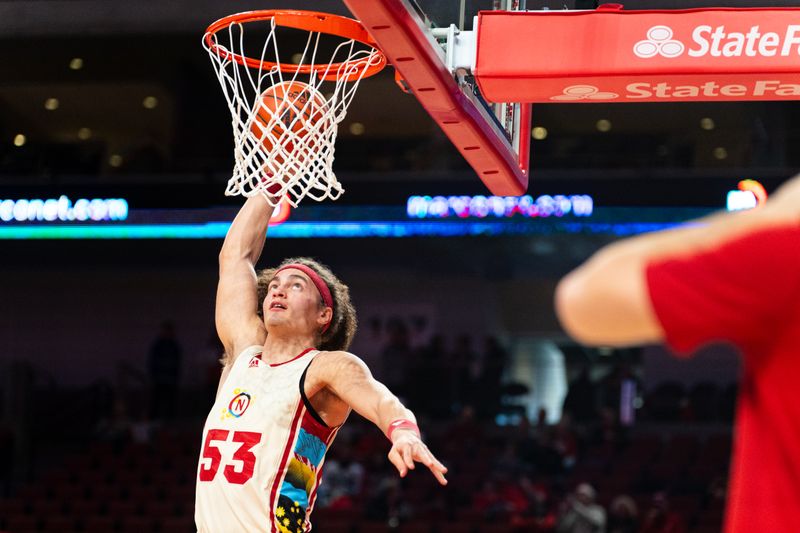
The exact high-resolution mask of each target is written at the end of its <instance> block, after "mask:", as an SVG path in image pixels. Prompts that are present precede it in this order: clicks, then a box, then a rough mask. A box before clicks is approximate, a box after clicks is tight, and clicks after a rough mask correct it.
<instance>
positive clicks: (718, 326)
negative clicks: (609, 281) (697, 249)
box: [646, 225, 800, 354]
mask: <svg viewBox="0 0 800 533" xmlns="http://www.w3.org/2000/svg"><path fill="white" fill-rule="evenodd" d="M646 277H647V286H648V289H649V291H650V300H651V302H652V304H653V308H654V310H655V313H656V316H657V317H658V320H659V322H660V323H661V326H662V328H663V329H664V332H665V336H666V341H667V343H668V344H669V345H670V346H671V347H672V348H673V349H675V350H677V351H678V352H680V353H684V354H688V353H690V352H692V351H694V350H695V349H697V348H699V347H700V346H702V345H703V344H706V343H708V342H714V341H730V342H733V343H734V344H737V345H739V346H742V347H746V346H748V345H751V344H753V343H758V342H762V341H763V340H765V339H766V338H768V337H770V336H774V334H775V329H776V328H780V327H781V325H782V324H785V323H786V322H787V315H788V314H789V311H791V310H792V309H793V307H794V306H796V305H798V302H797V300H796V297H797V293H798V287H799V286H800V227H798V226H795V225H792V226H781V227H775V228H769V229H764V230H760V231H756V232H753V233H751V234H748V235H746V236H743V237H739V238H737V239H735V240H732V241H729V242H726V243H724V244H722V245H720V246H719V247H717V248H716V249H713V250H710V251H706V252H703V253H700V254H696V255H691V256H686V257H680V258H677V259H668V260H663V261H658V262H654V263H651V264H649V265H648V266H647V269H646Z"/></svg>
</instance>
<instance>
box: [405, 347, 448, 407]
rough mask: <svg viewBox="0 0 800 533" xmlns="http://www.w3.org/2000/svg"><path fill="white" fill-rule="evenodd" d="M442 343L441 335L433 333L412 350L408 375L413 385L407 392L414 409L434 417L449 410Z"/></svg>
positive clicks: (446, 373) (446, 375)
mask: <svg viewBox="0 0 800 533" xmlns="http://www.w3.org/2000/svg"><path fill="white" fill-rule="evenodd" d="M444 358H445V346H444V338H443V337H442V336H441V335H434V336H433V337H432V338H431V340H430V343H429V344H428V345H427V346H425V347H423V348H421V349H419V350H416V351H415V352H414V357H413V359H412V360H413V365H412V367H411V369H410V370H409V372H410V374H409V377H410V379H411V383H413V384H414V386H413V387H412V388H411V390H409V396H410V398H409V399H410V401H411V404H412V406H413V407H414V411H415V412H417V413H418V414H424V415H428V416H432V417H434V418H439V419H441V418H446V417H448V416H450V415H451V414H452V412H451V405H452V398H451V397H450V394H449V392H450V389H451V388H450V383H449V378H450V377H451V373H450V372H448V371H447V365H446V363H445V361H444Z"/></svg>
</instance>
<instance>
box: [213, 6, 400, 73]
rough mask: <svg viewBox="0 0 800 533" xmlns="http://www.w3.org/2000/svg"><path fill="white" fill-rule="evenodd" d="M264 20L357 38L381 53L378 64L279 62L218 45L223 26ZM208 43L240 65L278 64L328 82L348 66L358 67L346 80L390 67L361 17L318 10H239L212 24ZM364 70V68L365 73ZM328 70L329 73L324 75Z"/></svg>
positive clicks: (279, 66) (219, 54)
mask: <svg viewBox="0 0 800 533" xmlns="http://www.w3.org/2000/svg"><path fill="white" fill-rule="evenodd" d="M264 20H274V21H275V25H276V26H281V27H284V28H294V29H297V30H306V31H309V32H319V33H327V34H328V35H336V36H338V37H342V38H343V39H353V40H356V41H358V42H360V43H361V44H364V45H366V46H369V47H371V48H373V49H375V50H377V52H378V56H379V60H378V62H377V63H375V64H374V65H370V64H369V61H368V60H367V59H358V60H356V61H343V62H341V63H331V64H330V65H314V66H312V65H303V64H295V63H276V62H272V61H261V60H259V59H253V58H250V57H247V56H245V55H241V54H236V53H234V52H231V51H229V50H226V49H225V48H223V47H222V46H220V45H218V44H216V42H215V40H214V35H216V33H217V32H218V31H219V30H221V29H223V28H228V27H230V25H231V24H244V23H246V22H258V21H264ZM204 40H205V42H206V45H207V46H208V48H209V49H210V50H212V51H213V52H214V53H215V54H217V55H218V56H220V57H221V58H223V59H231V60H233V61H236V62H237V63H239V64H240V65H246V66H248V67H251V68H258V69H263V68H267V69H272V68H275V67H278V68H279V69H280V70H281V71H282V72H293V73H294V72H299V73H301V74H310V73H311V72H312V71H316V72H317V73H318V74H320V75H321V76H320V77H321V78H322V79H323V80H325V81H336V80H337V79H338V77H337V72H339V70H340V69H341V68H342V67H344V66H345V65H346V66H348V67H353V66H354V67H356V70H355V71H354V72H352V73H351V74H349V75H347V76H345V77H343V78H342V79H343V80H344V81H353V80H356V79H358V78H361V77H364V78H369V77H370V76H374V75H375V74H377V73H378V72H380V71H381V70H382V69H383V67H385V66H386V57H385V56H384V55H383V53H381V51H380V50H379V49H378V45H377V44H376V43H375V41H373V40H372V37H370V35H369V33H367V30H365V29H364V26H362V25H361V23H360V22H358V21H357V20H354V19H351V18H347V17H342V16H340V15H331V14H329V13H320V12H318V11H298V10H288V9H267V10H261V11H246V12H244V13H236V14H234V15H229V16H227V17H223V18H221V19H219V20H218V21H216V22H214V23H213V24H211V25H210V26H209V27H208V29H207V30H206V34H205V36H204ZM362 70H363V71H364V73H363V75H362V73H361V72H362ZM326 71H328V74H327V75H326V74H324V73H325V72H326Z"/></svg>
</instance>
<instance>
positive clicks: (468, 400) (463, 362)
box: [449, 334, 483, 412]
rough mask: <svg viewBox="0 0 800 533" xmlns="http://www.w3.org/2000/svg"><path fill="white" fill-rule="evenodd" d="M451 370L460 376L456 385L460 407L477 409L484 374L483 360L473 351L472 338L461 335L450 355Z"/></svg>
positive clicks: (457, 400)
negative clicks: (465, 406) (468, 406)
mask: <svg viewBox="0 0 800 533" xmlns="http://www.w3.org/2000/svg"><path fill="white" fill-rule="evenodd" d="M449 360H450V368H452V369H454V372H455V375H456V376H458V382H457V384H456V391H457V392H456V402H457V403H458V404H460V405H465V404H468V405H471V406H473V407H475V408H476V412H478V409H477V404H478V402H479V399H478V391H479V387H480V378H481V375H482V374H483V358H482V357H481V356H480V355H479V354H477V353H476V352H475V351H474V350H473V349H472V338H471V337H470V336H469V335H466V334H464V335H459V336H458V337H457V338H456V340H455V343H454V345H453V351H452V352H451V353H450V357H449Z"/></svg>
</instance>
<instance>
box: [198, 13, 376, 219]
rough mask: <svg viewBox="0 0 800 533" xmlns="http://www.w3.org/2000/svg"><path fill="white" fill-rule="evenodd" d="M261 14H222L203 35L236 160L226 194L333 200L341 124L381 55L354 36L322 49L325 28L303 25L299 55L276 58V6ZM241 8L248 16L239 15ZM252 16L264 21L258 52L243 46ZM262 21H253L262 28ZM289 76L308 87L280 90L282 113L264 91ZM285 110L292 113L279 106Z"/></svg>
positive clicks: (277, 200) (292, 201)
mask: <svg viewBox="0 0 800 533" xmlns="http://www.w3.org/2000/svg"><path fill="white" fill-rule="evenodd" d="M259 13H261V12H259ZM263 13H264V14H265V15H267V16H265V17H261V18H252V15H253V14H256V12H252V13H250V14H244V13H243V14H240V15H235V16H232V17H229V18H230V19H232V20H231V22H230V23H226V19H221V20H220V21H218V22H217V23H215V24H217V25H219V23H224V26H223V27H218V28H216V29H215V28H214V25H212V26H211V27H210V28H209V31H208V32H207V33H206V34H205V36H204V39H203V45H204V48H205V49H206V50H207V51H208V54H209V57H210V58H211V62H212V64H213V66H214V69H215V71H216V73H217V77H218V79H219V82H220V86H221V87H222V92H223V94H224V95H225V99H226V100H227V103H228V109H229V110H230V112H231V116H232V122H231V125H232V126H233V137H234V166H233V175H232V176H231V178H230V179H229V180H228V184H227V187H226V189H225V195H226V196H235V195H242V196H246V197H250V196H254V195H255V194H259V193H260V194H263V195H264V197H265V198H266V199H267V201H268V202H269V203H270V204H271V205H273V206H275V205H277V204H278V203H280V202H281V200H285V201H287V202H288V203H289V204H291V205H292V206H293V207H297V205H298V204H299V203H300V201H301V200H302V199H303V198H305V197H306V196H308V197H310V198H312V199H314V200H317V201H322V200H325V199H327V198H330V199H331V200H336V199H338V198H339V197H340V196H341V194H342V193H343V192H344V188H343V187H342V185H341V184H340V183H339V181H338V180H337V179H336V175H335V174H334V172H333V160H334V150H335V143H336V134H337V131H338V126H339V124H340V123H341V122H342V121H343V120H344V118H345V115H346V113H347V108H348V106H349V105H350V102H351V101H352V100H353V96H354V95H355V93H356V89H357V88H358V85H359V83H360V82H361V80H362V79H363V78H365V77H368V76H371V75H372V74H375V73H376V72H378V71H379V70H380V68H382V67H383V65H384V64H385V59H384V57H383V55H382V54H381V53H380V52H379V51H378V50H377V49H375V48H374V47H372V46H371V45H370V43H367V44H366V45H365V44H364V43H363V42H360V41H359V40H357V39H347V40H344V41H343V42H341V43H339V44H338V45H337V46H335V48H334V50H333V52H331V53H330V54H328V53H324V54H323V53H321V52H320V46H319V44H320V37H321V36H322V35H323V34H326V33H328V32H326V31H324V29H322V30H321V31H309V32H308V38H307V40H306V44H305V47H304V48H303V51H302V54H300V55H301V59H300V60H299V61H296V59H297V58H298V54H295V55H294V57H293V63H292V64H288V63H281V61H280V57H281V54H280V53H279V49H278V39H277V36H276V29H277V28H279V27H281V24H280V23H276V17H275V16H274V13H277V12H267V11H265V12H263ZM297 13H299V12H293V13H292V14H293V15H295V14H297ZM243 15H249V16H251V19H250V20H244V19H241V18H240V19H237V18H236V17H241V16H243ZM303 16H305V15H303ZM330 17H335V16H333V15H331V16H330ZM336 18H343V17H336ZM253 20H255V21H265V22H267V23H268V26H269V28H268V35H267V37H266V39H265V40H264V43H263V46H261V47H260V50H256V51H257V52H258V53H257V54H255V55H253V54H251V53H250V52H252V50H245V31H244V30H245V25H246V24H245V22H252V21H253ZM347 20H350V19H347ZM351 22H355V21H351ZM263 26H264V25H263V24H262V25H259V26H258V29H259V31H263V30H264V28H263ZM294 27H295V29H298V28H297V26H294ZM303 29H305V28H303ZM251 33H252V32H251ZM364 34H365V35H366V32H364ZM249 37H250V39H248V42H251V41H252V36H249ZM320 56H324V57H320ZM294 82H301V83H305V84H307V85H308V86H309V87H310V89H308V90H307V91H305V92H306V93H308V92H309V91H310V92H311V94H301V95H298V94H297V93H292V94H290V93H288V92H286V93H285V94H281V93H280V92H278V93H277V95H278V96H279V97H283V98H284V99H285V101H283V102H281V106H282V107H281V108H280V109H279V110H278V111H279V112H273V110H269V109H266V108H265V106H264V104H263V96H262V95H264V93H265V91H267V90H268V89H269V88H270V87H273V86H276V85H279V84H284V83H285V84H291V83H294ZM283 109H291V110H292V113H285V112H281V110H283ZM287 117H288V118H287ZM297 121H302V122H301V123H299V124H298V123H297Z"/></svg>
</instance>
